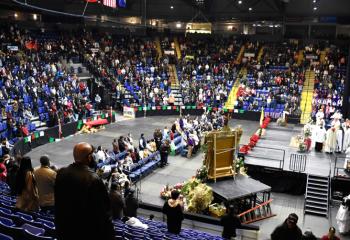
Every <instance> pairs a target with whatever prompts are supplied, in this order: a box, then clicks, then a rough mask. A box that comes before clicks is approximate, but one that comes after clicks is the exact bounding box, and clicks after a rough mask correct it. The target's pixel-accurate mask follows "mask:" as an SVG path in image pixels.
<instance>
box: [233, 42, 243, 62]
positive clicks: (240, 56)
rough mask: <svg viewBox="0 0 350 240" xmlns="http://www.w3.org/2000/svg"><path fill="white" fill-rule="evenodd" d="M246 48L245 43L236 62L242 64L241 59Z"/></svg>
mask: <svg viewBox="0 0 350 240" xmlns="http://www.w3.org/2000/svg"><path fill="white" fill-rule="evenodd" d="M244 50H245V45H244V44H243V45H242V47H241V49H240V50H239V53H238V56H237V59H236V61H235V63H236V64H241V61H242V58H243V55H244Z"/></svg>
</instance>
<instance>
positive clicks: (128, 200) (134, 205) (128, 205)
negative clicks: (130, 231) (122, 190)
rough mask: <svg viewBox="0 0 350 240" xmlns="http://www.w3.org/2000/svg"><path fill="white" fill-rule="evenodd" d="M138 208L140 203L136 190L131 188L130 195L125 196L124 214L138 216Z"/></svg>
mask: <svg viewBox="0 0 350 240" xmlns="http://www.w3.org/2000/svg"><path fill="white" fill-rule="evenodd" d="M138 208H139V203H138V201H137V199H136V198H135V196H134V190H132V189H130V190H129V192H128V195H127V196H125V208H124V216H126V217H137V209H138Z"/></svg>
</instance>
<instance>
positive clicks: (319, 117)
mask: <svg viewBox="0 0 350 240" xmlns="http://www.w3.org/2000/svg"><path fill="white" fill-rule="evenodd" d="M323 119H324V112H323V110H322V109H319V110H318V112H317V113H316V125H317V126H319V125H320V123H321V122H323V126H324V121H323Z"/></svg>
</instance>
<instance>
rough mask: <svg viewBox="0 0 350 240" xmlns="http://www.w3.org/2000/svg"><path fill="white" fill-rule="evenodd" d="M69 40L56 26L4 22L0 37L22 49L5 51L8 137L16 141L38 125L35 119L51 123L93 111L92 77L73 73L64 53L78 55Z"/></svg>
mask: <svg viewBox="0 0 350 240" xmlns="http://www.w3.org/2000/svg"><path fill="white" fill-rule="evenodd" d="M64 40H65V39H64V38H63V36H59V35H57V34H54V33H50V32H49V33H47V34H46V33H40V34H37V33H36V32H35V31H34V32H31V31H24V30H21V29H18V28H16V27H14V26H7V27H3V28H2V32H1V38H0V42H1V43H5V42H6V43H9V42H11V43H12V44H14V45H16V46H18V51H11V50H7V51H5V52H1V53H0V56H1V64H0V72H1V81H0V87H1V89H2V91H0V100H1V105H2V106H1V107H2V118H1V121H2V124H1V128H0V129H1V138H2V139H9V141H10V143H12V144H13V143H14V142H15V141H16V140H17V137H21V136H27V135H29V134H30V133H31V132H33V131H35V130H36V128H37V125H36V124H34V123H33V120H34V119H37V120H39V122H41V123H45V125H47V126H48V127H50V126H55V125H57V124H58V121H61V120H63V122H64V123H67V122H70V121H75V120H77V119H78V117H79V118H80V119H81V118H83V117H86V116H89V115H90V110H91V105H90V104H89V88H88V87H87V85H86V82H85V81H80V80H79V78H78V77H77V76H76V75H75V74H69V72H68V71H67V69H65V67H64V66H63V65H62V63H61V60H62V59H63V58H64V57H65V58H69V59H71V58H73V57H76V56H77V54H73V53H70V54H68V53H67V51H66V50H65V49H67V48H68V46H69V44H68V45H67V44H66V42H65V41H64ZM37 49H40V51H37ZM73 52H74V51H73ZM59 119H60V120H59ZM38 126H41V124H40V123H39V125H38Z"/></svg>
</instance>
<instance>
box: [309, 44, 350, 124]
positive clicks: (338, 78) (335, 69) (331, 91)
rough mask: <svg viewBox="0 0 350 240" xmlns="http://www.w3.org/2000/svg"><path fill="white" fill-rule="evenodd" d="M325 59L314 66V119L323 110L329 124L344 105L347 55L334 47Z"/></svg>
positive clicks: (329, 50) (328, 51) (328, 50)
mask: <svg viewBox="0 0 350 240" xmlns="http://www.w3.org/2000/svg"><path fill="white" fill-rule="evenodd" d="M325 51H327V53H326V54H325V56H324V59H320V63H319V64H317V65H314V66H312V67H313V69H314V71H315V88H314V95H313V100H312V117H313V118H315V117H316V114H317V112H318V111H319V110H320V109H321V110H322V111H323V113H324V116H325V120H326V121H327V122H329V120H330V118H331V116H332V115H333V114H334V113H335V112H336V111H338V110H341V108H342V105H343V97H342V96H343V95H344V90H345V78H346V61H345V56H346V53H345V52H343V51H342V50H341V49H339V48H336V47H333V48H329V49H327V50H325Z"/></svg>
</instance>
